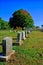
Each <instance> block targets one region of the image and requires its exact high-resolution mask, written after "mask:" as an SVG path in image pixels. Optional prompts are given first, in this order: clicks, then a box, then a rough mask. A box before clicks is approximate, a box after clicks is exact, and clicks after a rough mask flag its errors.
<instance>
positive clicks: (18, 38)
mask: <svg viewBox="0 0 43 65" xmlns="http://www.w3.org/2000/svg"><path fill="white" fill-rule="evenodd" d="M21 40H22V34H21V32H18V35H17V42H20V41H21Z"/></svg>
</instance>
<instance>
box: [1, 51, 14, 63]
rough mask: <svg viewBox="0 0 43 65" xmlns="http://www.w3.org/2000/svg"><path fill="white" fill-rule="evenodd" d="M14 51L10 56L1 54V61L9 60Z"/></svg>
mask: <svg viewBox="0 0 43 65" xmlns="http://www.w3.org/2000/svg"><path fill="white" fill-rule="evenodd" d="M14 53H15V51H14V50H13V51H12V53H10V54H9V55H8V56H0V62H3V61H8V60H9V59H10V57H11V56H12V55H13V54H14Z"/></svg>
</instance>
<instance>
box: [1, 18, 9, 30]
mask: <svg viewBox="0 0 43 65" xmlns="http://www.w3.org/2000/svg"><path fill="white" fill-rule="evenodd" d="M0 29H9V25H8V22H6V21H4V20H2V18H0Z"/></svg>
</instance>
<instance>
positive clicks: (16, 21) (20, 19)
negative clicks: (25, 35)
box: [9, 9, 34, 28]
mask: <svg viewBox="0 0 43 65" xmlns="http://www.w3.org/2000/svg"><path fill="white" fill-rule="evenodd" d="M9 25H10V26H11V27H13V28H16V26H18V27H22V28H23V27H29V28H30V27H31V28H32V27H33V26H34V21H33V19H32V17H31V16H30V13H28V12H27V11H25V10H23V9H20V10H18V11H15V12H14V13H13V15H12V17H11V18H10V20H9Z"/></svg>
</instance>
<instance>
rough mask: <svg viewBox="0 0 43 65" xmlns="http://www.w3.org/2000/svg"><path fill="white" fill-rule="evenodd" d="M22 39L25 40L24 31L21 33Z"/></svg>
mask: <svg viewBox="0 0 43 65" xmlns="http://www.w3.org/2000/svg"><path fill="white" fill-rule="evenodd" d="M22 39H23V40H25V39H26V38H25V31H22Z"/></svg>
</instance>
